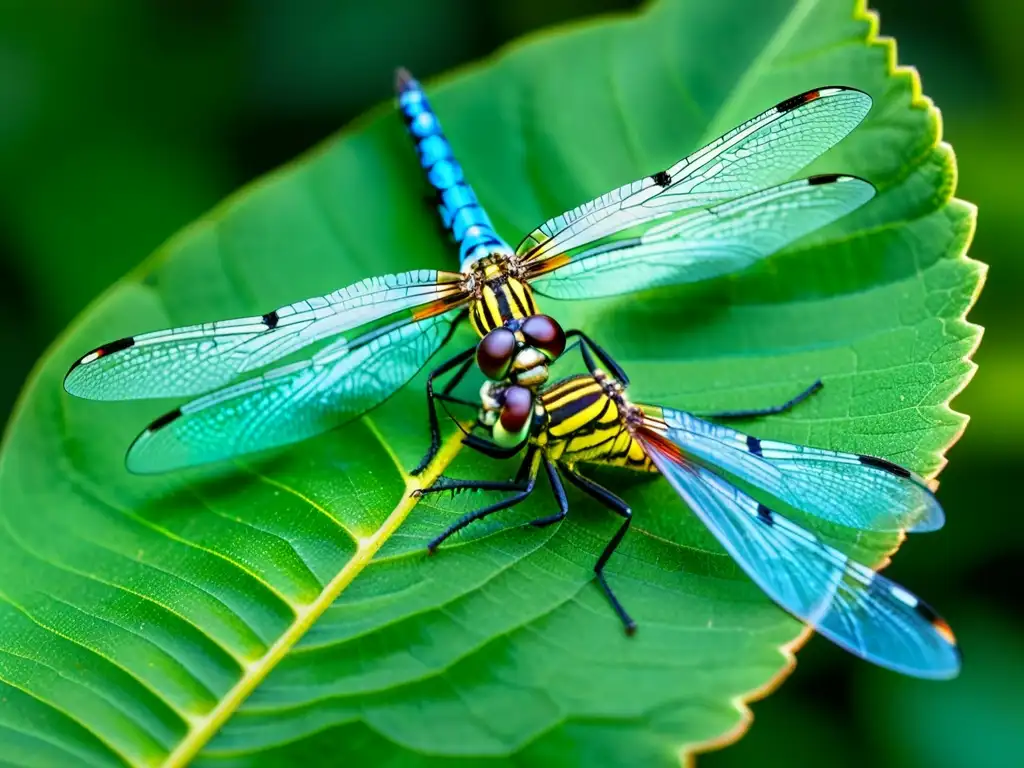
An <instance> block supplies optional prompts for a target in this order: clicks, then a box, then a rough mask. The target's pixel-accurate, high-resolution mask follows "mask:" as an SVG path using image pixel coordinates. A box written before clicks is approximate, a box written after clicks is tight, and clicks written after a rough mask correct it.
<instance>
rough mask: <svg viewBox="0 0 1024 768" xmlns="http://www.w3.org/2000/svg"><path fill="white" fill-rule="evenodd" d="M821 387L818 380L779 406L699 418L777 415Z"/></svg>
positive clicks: (723, 419) (749, 417) (727, 412)
mask: <svg viewBox="0 0 1024 768" xmlns="http://www.w3.org/2000/svg"><path fill="white" fill-rule="evenodd" d="M822 386H824V385H823V384H822V383H821V379H818V380H817V381H816V382H814V383H813V384H811V386H809V387H808V388H807V389H805V390H804V391H803V392H801V393H800V394H799V395H797V396H796V397H794V398H791V399H789V400H787V401H786V402H784V403H781V404H780V405H770V406H768V407H767V408H756V409H754V410H752V411H722V412H721V413H709V414H706V415H703V416H701V418H703V419H720V420H722V421H725V420H728V419H754V418H757V417H758V416H774V415H775V414H777V413H785V412H786V411H788V410H790V409H791V408H793V407H795V406H797V405H800V403H802V402H803V401H804V400H806V399H807V398H808V397H810V396H811V395H813V394H814V393H815V392H817V391H818V390H819V389H821V388H822Z"/></svg>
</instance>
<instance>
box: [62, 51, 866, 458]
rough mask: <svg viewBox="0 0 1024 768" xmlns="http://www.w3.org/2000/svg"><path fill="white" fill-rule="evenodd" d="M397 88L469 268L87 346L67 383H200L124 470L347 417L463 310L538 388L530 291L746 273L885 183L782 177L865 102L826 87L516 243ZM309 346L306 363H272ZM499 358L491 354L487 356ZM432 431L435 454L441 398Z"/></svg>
mask: <svg viewBox="0 0 1024 768" xmlns="http://www.w3.org/2000/svg"><path fill="white" fill-rule="evenodd" d="M397 90H398V104H399V110H400V112H401V115H402V117H403V118H404V120H405V123H406V125H407V127H408V130H409V133H410V135H411V136H412V138H413V140H414V143H415V146H416V148H417V151H418V154H419V160H420V163H421V165H422V166H423V168H424V170H425V172H426V176H427V179H428V180H429V183H430V184H431V186H432V187H433V189H434V191H435V193H436V195H437V200H438V210H439V212H440V215H441V219H442V223H443V225H444V227H445V228H446V229H447V230H448V231H449V232H450V233H451V235H452V237H453V239H454V240H455V242H456V243H457V244H458V247H459V253H460V271H458V272H451V271H442V270H437V269H420V270H415V271H412V272H404V273H401V274H393V275H383V276H378V277H372V278H369V279H366V280H363V281H361V282H358V283H355V284H354V285H349V286H347V287H344V288H340V289H338V290H336V291H334V292H333V293H329V294H327V295H326V296H321V297H317V298H310V299H303V300H301V301H297V302H295V303H293V304H288V305H286V306H282V307H279V308H277V309H275V310H272V311H269V312H267V313H266V314H263V315H255V316H252V317H244V318H238V319H233V320H221V321H217V322H207V323H202V324H199V325H190V326H186V327H181V328H172V329H169V330H158V331H151V332H148V333H143V334H141V335H137V336H128V337H125V338H122V339H119V340H117V341H114V342H110V343H108V344H104V345H102V346H100V347H98V348H96V349H94V350H92V351H91V352H89V353H88V354H86V355H84V356H82V357H81V358H80V359H79V360H78V361H77V362H76V363H75V364H74V365H73V366H72V367H71V370H70V371H69V372H68V374H67V377H66V379H65V382H64V386H65V389H66V390H67V391H68V392H69V393H71V394H73V395H77V396H79V397H84V398H90V399H95V400H131V399H141V398H165V397H190V396H199V397H197V398H196V399H193V400H191V401H190V402H187V403H185V404H184V405H182V406H181V407H179V408H175V409H174V410H172V411H170V412H169V413H167V414H165V415H163V416H161V417H160V418H159V419H157V420H156V421H154V422H153V423H152V424H150V425H149V427H148V428H146V429H145V430H144V431H143V432H142V433H141V434H140V435H139V437H138V438H137V439H136V440H135V442H134V443H133V444H132V446H131V448H130V449H129V451H128V457H127V464H128V468H129V469H130V470H132V471H135V472H162V471H166V470H171V469H177V468H182V467H188V466H193V465H197V464H203V463H206V462H211V461H217V460H222V459H227V458H230V457H233V456H238V455H241V454H245V453H250V452H253V451H259V450H263V449H268V448H273V447H277V446H282V445H287V444H290V443H294V442H297V441H299V440H303V439H306V438H308V437H312V436H313V435H316V434H319V433H321V432H324V431H326V430H328V429H331V428H333V427H336V426H338V425H340V424H343V423H345V422H347V421H349V420H351V419H353V418H356V417H357V416H359V415H361V414H363V413H365V412H367V411H368V410H370V409H372V408H374V407H376V406H378V405H379V404H380V403H382V402H384V400H386V399H387V398H388V397H389V396H390V395H392V394H393V393H394V392H395V391H396V390H398V389H399V388H400V387H401V386H402V385H404V384H406V383H407V382H408V381H409V380H410V379H411V378H412V377H413V376H414V375H415V374H416V373H417V372H418V371H419V370H420V369H421V368H422V367H423V366H424V365H425V364H426V362H427V360H428V359H429V358H430V357H431V356H432V355H433V354H434V353H435V352H437V350H438V349H440V348H441V346H443V345H444V344H445V342H446V341H447V339H448V338H449V337H450V336H451V333H452V331H453V329H454V327H455V326H456V325H457V324H459V323H460V322H461V321H462V320H463V319H464V318H468V322H469V323H470V324H471V326H472V327H473V328H474V329H475V330H476V332H477V334H478V335H479V336H481V337H483V336H484V335H486V334H488V333H489V332H490V331H493V330H495V329H498V328H506V329H507V330H510V331H512V332H513V333H515V334H517V338H518V339H520V341H519V342H518V346H517V348H516V350H515V354H513V355H512V356H511V363H510V364H509V366H508V367H507V368H501V367H500V366H492V371H491V372H492V373H494V372H497V373H498V374H500V375H501V376H503V377H505V378H509V379H511V380H513V381H519V379H520V378H522V381H520V383H529V384H531V385H532V386H535V385H536V384H538V383H539V382H541V381H543V380H544V379H545V378H546V375H547V373H546V363H547V361H548V360H550V359H551V358H552V357H554V356H556V355H557V353H558V352H560V351H561V350H560V349H559V348H558V341H557V340H553V341H550V343H549V344H548V345H547V346H545V345H544V342H543V340H538V339H532V338H530V334H529V333H528V331H529V330H530V327H528V326H527V321H528V320H529V319H531V318H534V317H536V316H538V314H539V311H538V307H537V304H536V300H535V297H534V294H535V293H540V294H543V295H546V296H551V297H555V298H562V299H587V298H595V297H604V296H613V295H619V294H623V293H628V292H633V291H639V290H643V289H648V288H656V287H663V286H671V285H679V284H683V283H692V282H696V281H701V280H707V279H710V278H714V277H717V276H721V275H724V274H728V273H731V272H736V271H739V270H742V269H744V268H746V267H748V266H750V265H752V264H754V263H756V262H758V261H760V260H762V259H764V258H766V257H767V256H769V255H771V254H772V253H775V252H776V251H778V250H780V249H781V248H784V247H786V246H787V245H789V244H790V243H793V242H794V241H796V240H798V239H799V238H801V237H802V236H804V235H806V234H808V233H809V232H812V231H814V230H816V229H818V228H820V227H822V226H824V225H826V224H829V223H830V222H833V221H835V220H837V219H839V218H840V217H842V216H844V215H846V214H847V213H849V212H850V211H852V210H854V209H856V208H858V207H859V206H861V205H862V204H864V203H865V202H867V201H868V200H869V199H870V198H871V197H872V196H873V195H874V188H873V187H872V185H871V184H870V183H868V182H867V181H864V180H861V179H858V178H855V177H853V176H846V175H835V174H833V175H821V176H812V177H809V178H803V179H797V180H795V181H788V180H789V179H791V177H792V176H793V175H794V174H796V173H797V172H798V171H800V169H801V168H803V167H804V166H806V165H807V164H808V163H810V162H811V161H812V160H814V159H815V158H817V157H818V156H819V155H821V154H822V153H823V152H825V151H826V150H828V149H829V148H830V147H832V146H833V145H834V144H836V142H838V141H840V140H841V139H842V138H843V137H845V136H846V135H847V134H848V133H849V132H850V131H851V130H853V129H854V128H855V127H856V126H857V125H858V124H859V123H860V122H861V120H862V119H863V118H864V116H865V114H866V113H867V112H868V110H869V109H870V106H871V99H870V97H869V96H868V95H867V94H865V93H862V92H861V91H858V90H856V89H853V88H844V87H829V88H818V89H815V90H812V91H807V92H805V93H802V94H799V95H797V96H794V97H792V98H789V99H786V100H785V101H782V102H780V103H778V104H775V105H774V106H772V107H771V108H770V109H768V110H767V111H765V112H763V113H762V114H760V115H758V116H756V117H754V118H752V119H750V120H748V121H747V122H745V123H743V124H742V125H740V126H738V127H736V128H735V129H733V130H731V131H729V132H728V133H726V134H725V135H723V136H721V137H719V138H717V139H715V140H714V141H712V142H711V143H710V144H708V145H707V146H705V147H703V148H702V149H699V150H697V151H696V152H694V153H692V154H690V155H687V156H686V157H684V158H682V159H681V160H679V161H678V162H676V163H674V164H673V165H671V166H670V167H668V168H667V169H664V170H658V171H657V172H656V173H652V175H650V176H646V177H643V178H641V179H638V180H637V181H633V182H630V183H628V184H625V185H623V186H621V187H619V188H618V189H615V190H612V191H611V192H608V193H606V194H604V195H602V196H600V197H598V198H596V199H595V200H592V201H590V202H588V203H585V204H583V205H581V206H579V207H577V208H574V209H572V210H570V211H567V212H565V213H563V214H561V215H559V216H555V217H554V218H552V219H549V220H548V221H546V222H544V223H543V224H541V225H540V226H539V227H537V229H535V230H534V231H533V232H531V233H529V234H528V235H527V236H526V237H525V238H524V239H523V240H522V242H521V243H520V245H519V247H518V248H516V249H515V250H512V248H510V247H509V246H508V245H507V244H506V243H505V241H504V240H502V238H501V237H500V236H499V235H498V234H497V232H496V231H495V229H494V227H493V226H492V225H491V222H490V219H489V218H488V216H487V214H486V213H485V211H484V209H483V208H482V207H481V205H480V203H479V202H478V200H477V198H476V196H475V194H474V193H473V190H472V189H471V188H470V186H469V185H468V183H467V182H466V180H465V178H464V175H463V171H462V168H461V166H460V165H459V163H458V162H457V161H456V159H455V156H454V153H453V151H452V148H451V145H450V144H449V143H448V141H447V140H446V139H445V137H444V134H443V133H442V132H441V126H440V121H439V120H438V118H437V116H436V114H435V113H434V112H433V110H432V109H431V108H430V105H429V103H428V101H427V97H426V94H425V93H424V91H423V89H422V88H421V87H420V85H419V83H417V82H416V81H415V80H414V79H412V77H410V76H409V75H408V73H406V72H404V71H400V72H399V75H398V79H397ZM594 162H598V158H595V159H594ZM534 325H535V326H536V325H537V324H536V323H535V324H534ZM307 350H310V351H308V352H307ZM300 352H303V353H305V357H304V358H302V359H299V360H298V361H297V362H291V363H286V364H284V365H277V366H276V367H275V366H274V364H275V363H278V362H279V361H281V360H283V359H284V358H286V357H290V356H293V355H295V356H298V353H300ZM506 353H507V350H505V351H502V350H500V349H499V350H497V351H496V354H495V355H491V354H489V352H488V350H481V355H482V362H484V363H486V362H487V361H488V360H491V361H492V362H493V359H494V358H500V359H502V360H504V359H506V358H507V357H508V354H506ZM471 357H472V353H465V354H464V355H463V356H461V357H459V359H458V362H453V361H449V362H448V363H447V364H446V365H447V366H448V367H447V368H445V370H449V369H450V368H451V367H452V366H455V365H458V364H471V363H470V358H471ZM482 367H483V366H482ZM499 368H500V370H499ZM260 371H262V372H260ZM485 372H487V371H486V370H485ZM431 432H432V438H433V440H432V452H433V450H435V449H436V436H437V423H436V416H435V415H434V413H433V411H431ZM431 455H432V453H430V454H428V456H427V458H426V459H425V460H424V463H423V464H421V466H420V468H422V467H424V466H425V464H426V462H427V461H428V460H429V458H430V456H431Z"/></svg>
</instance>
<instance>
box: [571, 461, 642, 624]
mask: <svg viewBox="0 0 1024 768" xmlns="http://www.w3.org/2000/svg"><path fill="white" fill-rule="evenodd" d="M562 473H563V474H564V475H565V477H566V479H567V480H568V481H569V482H570V483H572V484H573V485H575V486H576V487H577V488H579V489H580V490H581V491H583V492H584V493H585V494H587V495H588V496H590V497H591V498H592V499H595V500H596V501H599V502H600V503H601V504H603V505H604V506H606V507H607V508H608V509H610V510H611V511H612V512H614V513H615V514H617V515H619V516H621V517H624V518H625V521H624V522H623V523H622V525H621V526H619V530H617V531H616V532H615V535H614V536H612V539H611V541H609V542H608V545H607V546H606V547H605V548H604V552H602V553H601V556H600V557H599V558H597V563H596V564H595V565H594V575H595V576H596V577H597V583H598V584H600V585H601V589H603V590H604V594H605V596H606V597H607V598H608V602H610V603H611V604H612V608H613V609H614V610H615V613H616V614H618V616H619V619H621V620H622V625H623V626H624V627H625V628H626V634H627V635H632V634H633V633H634V632H636V622H635V621H633V619H632V618H631V617H630V615H629V614H628V613H626V609H625V608H623V607H622V603H620V602H619V598H617V597H616V596H615V593H614V592H612V588H611V587H610V586H609V585H608V581H607V580H606V579H605V577H604V566H605V564H606V563H607V562H608V558H610V557H611V556H612V553H613V552H615V550H616V548H617V547H618V546H619V543H620V542H621V541H622V537H623V536H625V535H626V531H628V530H629V524H630V523H631V522H632V521H633V511H632V510H631V509H630V508H629V505H628V504H626V502H624V501H623V500H622V499H620V498H619V497H618V496H616V495H615V494H614V493H612V492H611V491H609V490H608V489H607V488H602V487H601V486H600V485H598V484H597V483H595V482H594V481H593V480H589V479H587V478H585V477H583V475H579V474H577V473H576V472H575V471H573V470H571V469H569V468H567V467H564V466H563V467H562Z"/></svg>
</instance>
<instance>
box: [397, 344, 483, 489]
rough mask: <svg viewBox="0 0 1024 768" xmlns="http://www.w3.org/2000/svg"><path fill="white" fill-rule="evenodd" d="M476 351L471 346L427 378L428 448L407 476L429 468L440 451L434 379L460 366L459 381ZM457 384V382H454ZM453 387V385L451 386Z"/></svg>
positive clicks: (446, 391)
mask: <svg viewBox="0 0 1024 768" xmlns="http://www.w3.org/2000/svg"><path fill="white" fill-rule="evenodd" d="M475 351H476V347H475V346H472V347H470V348H469V349H467V350H464V351H462V352H460V353H459V354H457V355H455V357H452V358H451V359H449V360H446V361H445V362H443V363H442V364H441V365H440V366H438V367H437V368H435V369H434V370H432V371H431V372H430V375H429V376H427V419H428V420H429V423H430V447H429V448H428V449H427V453H426V455H425V456H424V457H423V459H422V460H421V461H420V463H419V464H417V465H416V468H415V469H413V470H412V471H411V472H410V473H409V474H411V475H418V474H419V473H420V472H422V471H423V470H425V469H426V468H427V467H429V466H430V462H432V461H433V460H434V457H435V456H437V452H438V451H440V450H441V425H440V423H439V422H438V420H437V405H436V404H435V403H434V400H435V398H436V395H435V394H434V379H436V378H437V377H438V376H443V375H444V374H446V373H447V372H448V371H450V370H451V369H452V368H456V367H458V366H462V367H461V369H460V370H459V371H458V373H457V374H456V377H457V379H458V380H461V379H462V377H463V376H465V375H466V371H468V370H469V368H470V366H472V365H473V352H475ZM456 383H458V381H456ZM452 386H454V385H452ZM444 394H446V395H447V394H448V389H447V388H446V389H445V390H444Z"/></svg>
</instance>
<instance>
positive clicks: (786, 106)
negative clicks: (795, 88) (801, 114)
mask: <svg viewBox="0 0 1024 768" xmlns="http://www.w3.org/2000/svg"><path fill="white" fill-rule="evenodd" d="M840 93H853V94H858V95H860V96H863V97H864V98H865V99H866V102H865V107H866V108H865V110H864V113H865V114H867V111H868V110H869V109H871V105H872V104H873V103H874V101H873V99H872V98H871V94H869V93H868V92H866V91H862V90H861V89H860V88H855V87H854V86H852V85H822V86H818V87H817V88H812V89H811V90H809V91H804V92H803V93H798V94H796V95H795V96H790V97H789V98H788V99H783V100H782V101H780V102H779V103H778V104H776V105H775V108H776V109H777V110H779V112H790V111H791V110H794V109H796V108H797V107H800V106H803V105H804V104H807V103H809V102H811V101H816V100H818V99H820V98H824V97H828V96H835V95H837V94H840Z"/></svg>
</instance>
